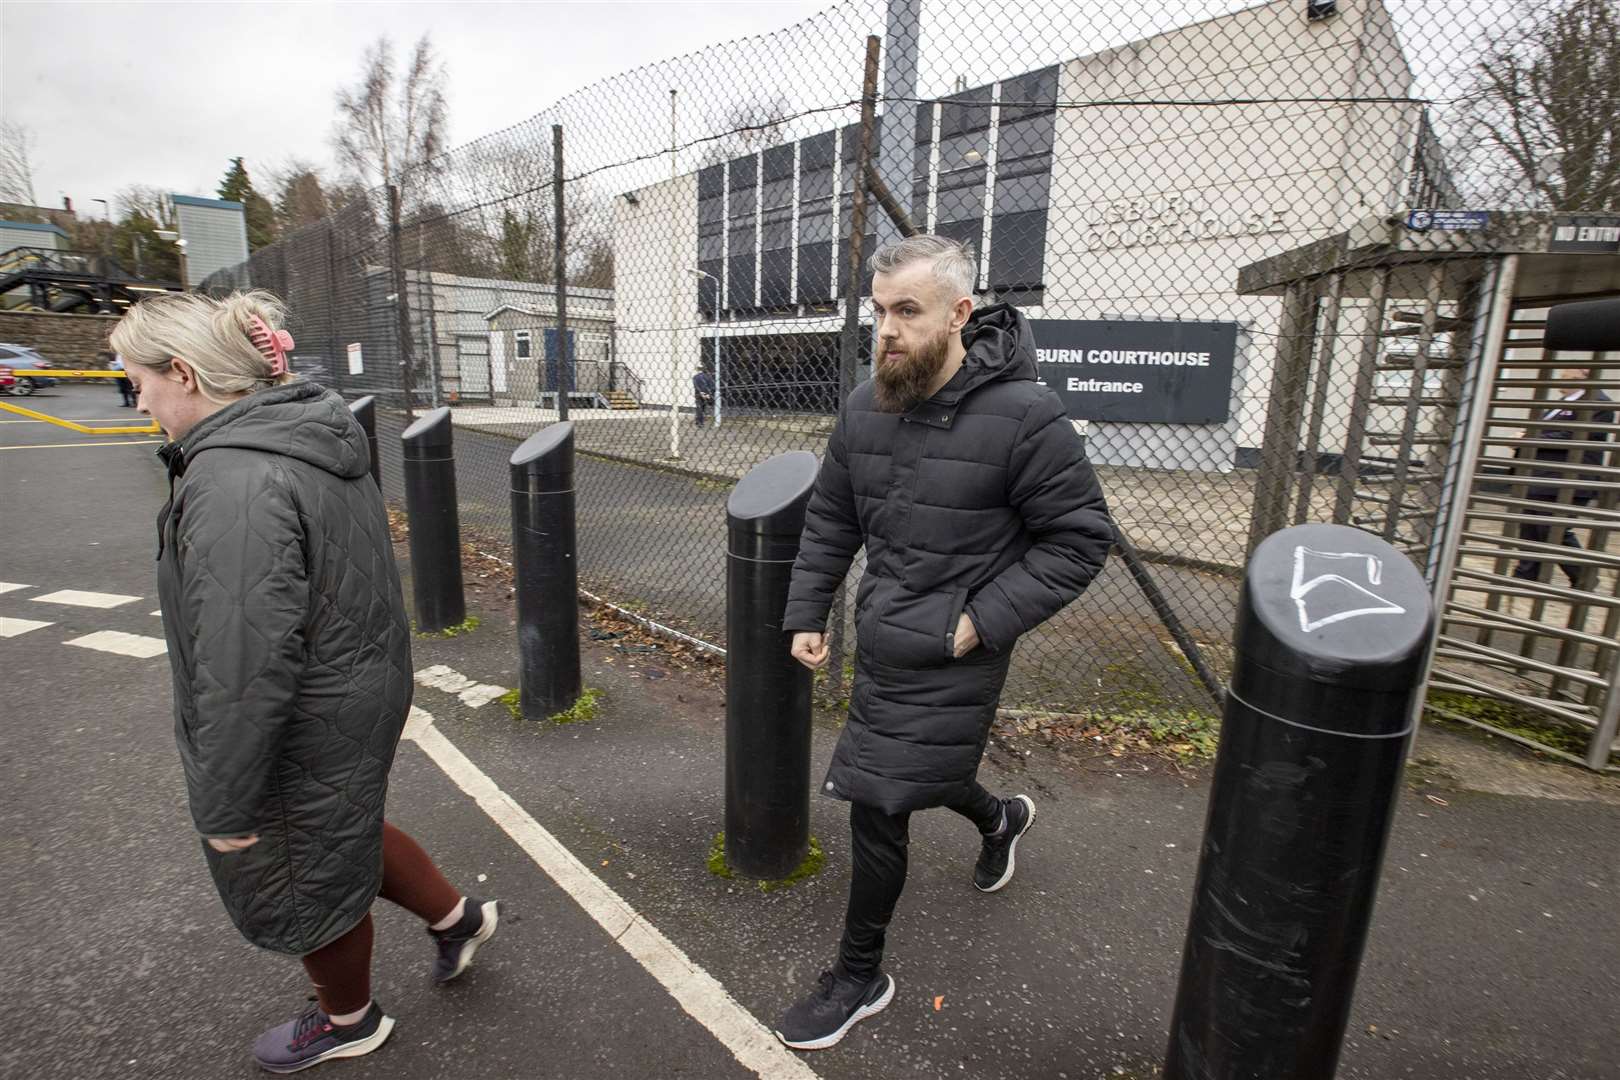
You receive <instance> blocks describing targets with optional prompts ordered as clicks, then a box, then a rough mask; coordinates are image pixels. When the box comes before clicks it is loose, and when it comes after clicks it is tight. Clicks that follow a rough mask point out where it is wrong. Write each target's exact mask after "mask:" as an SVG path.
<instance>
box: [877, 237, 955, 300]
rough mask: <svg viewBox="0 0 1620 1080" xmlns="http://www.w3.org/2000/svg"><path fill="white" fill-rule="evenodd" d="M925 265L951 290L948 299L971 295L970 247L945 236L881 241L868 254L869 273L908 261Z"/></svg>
mask: <svg viewBox="0 0 1620 1080" xmlns="http://www.w3.org/2000/svg"><path fill="white" fill-rule="evenodd" d="M918 262H925V263H928V264H929V267H930V269H932V271H933V273H934V277H935V278H936V279H937V280H938V281H939V283H940V284H941V285H943V286H945V288H946V289H948V290H950V292H951V299H952V300H955V299H957V298H958V297H962V296H972V295H973V285H974V278H975V277H976V276H977V264H976V262H975V260H974V258H973V249H972V248H971V247H969V246H968V245H966V244H962V243H958V242H957V241H955V240H952V239H951V238H950V237H948V236H935V235H933V234H932V233H918V234H917V235H916V236H908V237H906V238H905V239H904V240H896V241H894V242H893V243H890V244H884V245H883V246H882V247H880V248H878V249H877V250H876V251H875V252H873V253H872V272H873V273H874V274H892V273H894V272H895V271H896V270H899V269H900V268H901V267H903V266H910V265H911V264H912V263H918Z"/></svg>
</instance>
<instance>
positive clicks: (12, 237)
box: [0, 221, 68, 254]
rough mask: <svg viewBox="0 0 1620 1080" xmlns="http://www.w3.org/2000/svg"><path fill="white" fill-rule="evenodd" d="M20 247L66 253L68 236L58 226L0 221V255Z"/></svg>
mask: <svg viewBox="0 0 1620 1080" xmlns="http://www.w3.org/2000/svg"><path fill="white" fill-rule="evenodd" d="M20 247H30V248H49V249H51V250H52V251H66V250H67V249H68V234H67V232H66V231H65V230H63V229H61V228H59V227H58V226H56V225H37V224H35V223H34V222H31V221H0V254H3V253H5V252H7V251H10V250H11V249H12V248H20Z"/></svg>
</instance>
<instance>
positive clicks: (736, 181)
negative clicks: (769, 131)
mask: <svg viewBox="0 0 1620 1080" xmlns="http://www.w3.org/2000/svg"><path fill="white" fill-rule="evenodd" d="M728 168H729V170H730V176H731V190H732V191H733V192H735V191H736V190H737V189H738V188H749V187H754V186H755V185H757V184H758V183H759V155H758V154H749V155H748V156H747V157H740V158H734V159H733V160H732V162H731V164H730V166H729V167H728Z"/></svg>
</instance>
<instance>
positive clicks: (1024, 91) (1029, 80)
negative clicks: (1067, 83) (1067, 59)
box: [1001, 67, 1058, 124]
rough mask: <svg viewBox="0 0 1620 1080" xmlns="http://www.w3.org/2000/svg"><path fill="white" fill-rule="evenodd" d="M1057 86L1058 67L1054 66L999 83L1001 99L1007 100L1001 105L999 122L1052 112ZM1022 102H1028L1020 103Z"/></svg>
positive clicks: (1054, 105)
mask: <svg viewBox="0 0 1620 1080" xmlns="http://www.w3.org/2000/svg"><path fill="white" fill-rule="evenodd" d="M1057 87H1058V69H1057V68H1055V67H1049V68H1042V69H1041V70H1040V71H1032V72H1030V73H1029V74H1028V75H1020V76H1018V78H1016V79H1008V80H1006V81H1005V82H1003V83H1002V84H1001V100H1002V101H1003V102H1007V104H1004V105H1002V107H1001V122H1002V123H1003V124H1005V123H1007V121H1009V120H1019V119H1022V118H1023V117H1026V116H1036V115H1038V114H1040V113H1048V114H1050V113H1052V112H1054V111H1055V109H1056V102H1057ZM1023 102H1029V103H1030V104H1027V105H1026V104H1022V103H1023Z"/></svg>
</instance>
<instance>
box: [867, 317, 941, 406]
mask: <svg viewBox="0 0 1620 1080" xmlns="http://www.w3.org/2000/svg"><path fill="white" fill-rule="evenodd" d="M950 340H951V337H950V331H949V330H942V331H940V333H939V335H938V336H937V337H933V338H930V339H929V340H928V341H926V342H924V343H923V344H922V345H920V346H918V347H917V348H916V349H914V350H912V351H911V352H909V353H907V354H906V356H905V358H904V359H903V360H895V361H890V360H885V359H883V358H882V357H881V356H879V358H878V363H877V365H876V366H875V367H873V368H872V390H873V392H874V395H875V396H876V398H877V407H878V409H880V410H881V411H883V412H887V413H902V412H910V411H911V410H912V409H914V408H915V407H917V406H918V405H920V404H922V402H923V401H924V400H926V399H927V397H928V387H929V384H930V383H932V382H933V381H934V376H936V375H938V374H939V372H940V369H941V368H943V367H944V366H945V359H946V357H947V356H949V355H950Z"/></svg>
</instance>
